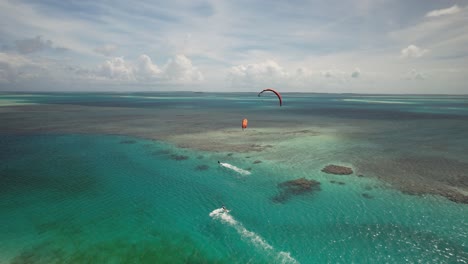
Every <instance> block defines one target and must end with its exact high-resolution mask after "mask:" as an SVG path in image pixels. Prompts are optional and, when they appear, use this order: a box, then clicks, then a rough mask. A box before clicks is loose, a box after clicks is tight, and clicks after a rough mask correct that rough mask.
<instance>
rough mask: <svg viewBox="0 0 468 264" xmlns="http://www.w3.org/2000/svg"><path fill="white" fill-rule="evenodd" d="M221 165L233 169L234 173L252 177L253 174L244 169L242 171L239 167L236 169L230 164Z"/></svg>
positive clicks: (222, 163)
mask: <svg viewBox="0 0 468 264" xmlns="http://www.w3.org/2000/svg"><path fill="white" fill-rule="evenodd" d="M219 165H221V166H223V167H225V168H228V169H231V170H233V171H235V172H237V173H240V174H242V175H250V174H251V173H250V171H247V170H243V169H241V168H239V167H236V166H234V165H231V164H229V163H224V162H220V163H219Z"/></svg>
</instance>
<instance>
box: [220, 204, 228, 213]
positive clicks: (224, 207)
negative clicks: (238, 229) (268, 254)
mask: <svg viewBox="0 0 468 264" xmlns="http://www.w3.org/2000/svg"><path fill="white" fill-rule="evenodd" d="M221 208H223V211H224V212H227V209H226V206H224V204H223V206H221Z"/></svg>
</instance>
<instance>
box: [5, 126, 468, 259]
mask: <svg viewBox="0 0 468 264" xmlns="http://www.w3.org/2000/svg"><path fill="white" fill-rule="evenodd" d="M0 145H1V148H0V157H1V159H2V163H1V164H0V177H1V185H0V215H1V217H0V263H298V262H299V263H467V262H468V207H467V206H466V205H463V204H456V203H453V202H451V201H449V200H447V199H445V198H442V197H438V196H409V195H404V194H402V193H401V192H398V191H396V190H393V189H391V188H385V187H383V186H384V185H383V184H382V183H381V182H379V181H378V180H376V179H371V178H362V177H355V176H351V177H349V176H348V177H347V176H335V175H333V176H332V175H329V174H324V173H323V172H321V171H320V169H321V168H322V166H323V165H324V164H322V163H320V161H317V164H314V163H313V162H312V163H313V164H308V168H310V167H311V166H312V167H314V166H315V167H316V168H317V169H316V170H312V171H311V170H305V169H303V168H301V166H294V167H291V166H288V164H287V163H275V162H271V161H267V160H266V161H264V162H261V163H258V164H254V162H253V161H254V160H255V159H257V158H259V157H260V159H261V155H260V154H259V155H258V156H255V154H239V153H234V154H232V155H231V154H229V153H210V152H201V151H193V150H188V149H178V148H175V147H174V146H172V145H169V144H167V143H163V142H159V141H151V140H143V139H137V138H132V137H121V136H110V135H23V136H19V135H11V134H10V135H7V134H4V135H2V136H1V137H0ZM248 157H250V158H248ZM218 160H221V161H222V162H225V163H229V164H231V165H234V166H236V167H238V168H242V169H249V168H250V172H251V174H240V173H238V172H236V171H234V170H231V169H228V168H225V167H222V166H219V165H218V163H217V161H218ZM300 177H305V178H307V179H314V180H316V181H319V182H320V183H321V184H320V188H319V189H315V190H314V191H313V192H310V193H305V194H301V195H294V194H289V193H284V190H281V189H279V188H278V184H279V183H281V182H283V181H286V180H291V179H296V178H300ZM331 180H335V181H337V182H338V181H339V182H343V183H344V184H336V182H335V183H331V182H330V181H331ZM363 194H365V195H364V196H365V197H364V196H363ZM281 195H283V196H281ZM278 196H281V197H283V198H284V199H282V200H281V201H280V202H278V200H277V199H275V197H276V198H277V197H278ZM222 204H225V205H226V206H227V207H228V209H231V211H230V213H228V214H224V213H221V211H220V210H219V208H220V207H221V205H222Z"/></svg>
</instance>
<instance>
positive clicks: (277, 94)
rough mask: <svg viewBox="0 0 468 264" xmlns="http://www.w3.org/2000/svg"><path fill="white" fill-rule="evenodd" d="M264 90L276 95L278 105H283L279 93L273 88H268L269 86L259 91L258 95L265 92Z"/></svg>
mask: <svg viewBox="0 0 468 264" xmlns="http://www.w3.org/2000/svg"><path fill="white" fill-rule="evenodd" d="M266 91H270V92H273V93H275V94H276V96H278V99H279V104H280V106H282V105H283V100H282V98H281V94H279V93H278V92H277V91H275V90H273V89H270V88H268V89H265V90H263V91H261V92H259V93H258V96H260V95H261V94H262V93H263V92H266Z"/></svg>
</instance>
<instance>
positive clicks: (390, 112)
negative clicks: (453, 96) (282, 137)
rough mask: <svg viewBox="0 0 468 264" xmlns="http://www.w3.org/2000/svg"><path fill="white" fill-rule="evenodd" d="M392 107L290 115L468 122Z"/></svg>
mask: <svg viewBox="0 0 468 264" xmlns="http://www.w3.org/2000/svg"><path fill="white" fill-rule="evenodd" d="M390 107H391V106H388V105H382V104H373V105H371V104H369V105H366V106H362V104H353V105H348V106H345V105H343V106H342V107H334V106H325V105H319V106H318V107H313V108H310V107H305V106H304V108H302V107H301V108H300V109H289V111H288V113H290V114H297V115H312V116H313V115H315V116H320V117H323V116H328V117H335V118H344V119H366V120H367V119H372V120H398V121H403V120H418V119H420V120H442V119H453V120H468V116H467V115H463V114H458V113H453V114H447V113H440V112H437V111H436V112H432V113H428V112H427V113H425V112H413V111H412V110H413V109H412V108H403V107H401V106H400V107H399V108H395V107H393V108H392V109H390Z"/></svg>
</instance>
